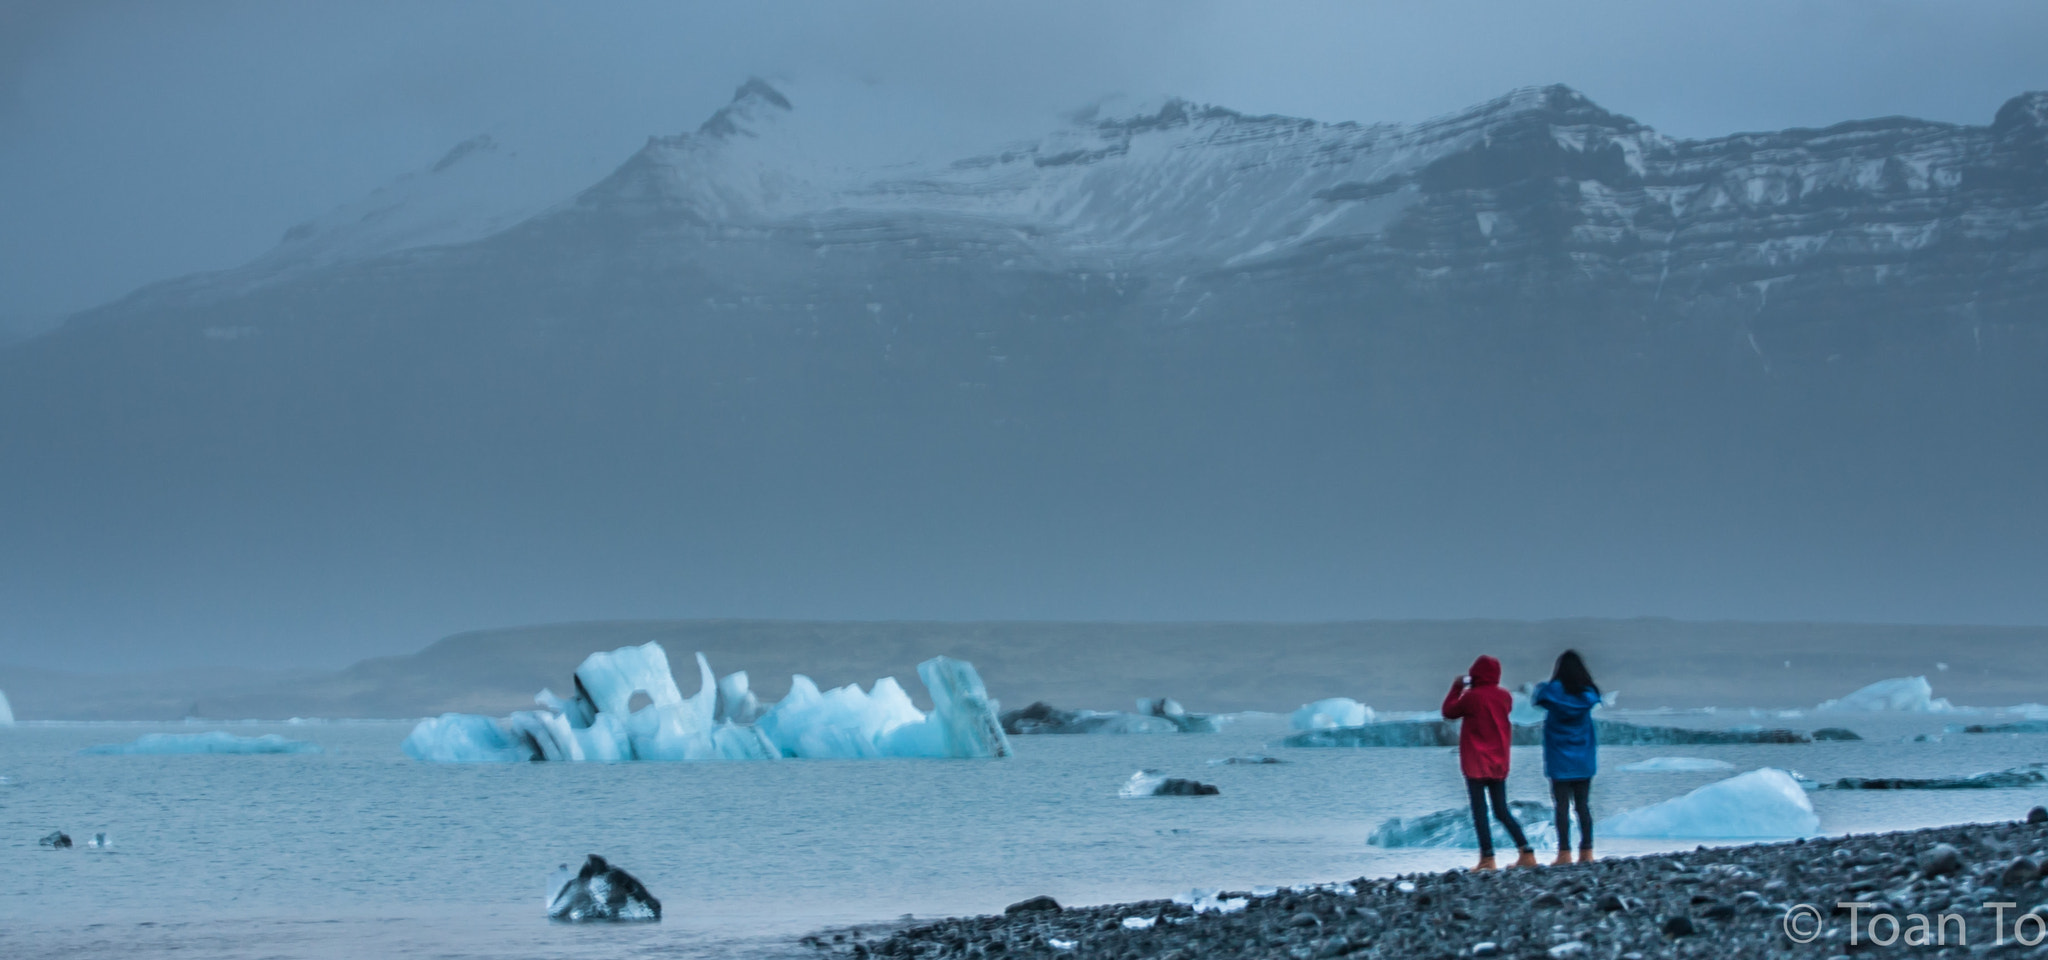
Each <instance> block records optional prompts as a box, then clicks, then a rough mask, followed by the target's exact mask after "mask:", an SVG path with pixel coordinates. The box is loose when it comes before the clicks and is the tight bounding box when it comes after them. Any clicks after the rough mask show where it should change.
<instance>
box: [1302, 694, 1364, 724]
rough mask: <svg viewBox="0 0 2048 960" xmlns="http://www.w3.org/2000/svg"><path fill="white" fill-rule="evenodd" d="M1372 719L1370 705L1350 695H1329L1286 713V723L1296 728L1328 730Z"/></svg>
mask: <svg viewBox="0 0 2048 960" xmlns="http://www.w3.org/2000/svg"><path fill="white" fill-rule="evenodd" d="M1372 719H1373V712H1372V708H1371V707H1368V706H1366V705H1365V704H1362V703H1359V702H1358V701H1356V700H1353V699H1351V698H1350V697H1330V698H1328V699H1325V700H1317V701H1316V702H1314V703H1305V704H1302V705H1301V707H1300V709H1297V710H1295V711H1294V712H1293V713H1291V714H1288V716H1287V725H1288V726H1290V727H1292V728H1294V729H1296V730H1328V729H1330V728H1332V727H1362V726H1365V725H1366V724H1368V723H1371V722H1372Z"/></svg>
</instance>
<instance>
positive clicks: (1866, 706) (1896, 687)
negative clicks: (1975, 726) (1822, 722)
mask: <svg viewBox="0 0 2048 960" xmlns="http://www.w3.org/2000/svg"><path fill="white" fill-rule="evenodd" d="M1955 709H1956V708H1955V705H1954V704H1951V703H1949V702H1948V701H1947V700H1940V699H1936V698H1935V696H1934V687H1933V686H1932V685H1931V684H1929V683H1928V682H1927V678H1926V677H1894V678H1892V679H1890V680H1879V681H1878V682H1876V683H1873V684H1871V685H1869V686H1867V687H1864V688H1862V689H1861V690H1858V691H1856V692H1855V693H1852V694H1849V695H1848V696H1846V697H1843V698H1841V699H1840V700H1829V701H1827V702H1826V703H1823V704H1821V705H1820V706H1818V707H1815V708H1814V710H1815V712H1819V713H1874V712H1880V711H1881V712H1887V713H1954V712H1955Z"/></svg>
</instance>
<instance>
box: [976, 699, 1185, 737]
mask: <svg viewBox="0 0 2048 960" xmlns="http://www.w3.org/2000/svg"><path fill="white" fill-rule="evenodd" d="M1000 720H1001V721H1002V724H1003V732H1004V733H1007V734H1010V735H1012V736H1028V735H1032V734H1075V733H1165V732H1168V731H1173V732H1179V733H1215V732H1216V721H1215V719H1214V718H1212V717H1210V716H1209V715H1207V714H1202V713H1189V712H1187V710H1186V709H1185V708H1183V707H1182V706H1181V705H1180V704H1179V703H1178V702H1176V701H1174V700H1172V699H1170V698H1167V697H1159V698H1148V699H1144V700H1139V701H1138V712H1136V713H1118V712H1115V711H1097V710H1062V709H1060V708H1058V707H1055V706H1053V705H1052V704H1049V703H1046V702H1045V701H1043V700H1040V701H1038V702H1036V703H1033V704H1032V705H1030V706H1028V707H1025V708H1023V709H1021V710H1011V711H1009V712H1007V713H1004V714H1003V715H1002V717H1001V718H1000Z"/></svg>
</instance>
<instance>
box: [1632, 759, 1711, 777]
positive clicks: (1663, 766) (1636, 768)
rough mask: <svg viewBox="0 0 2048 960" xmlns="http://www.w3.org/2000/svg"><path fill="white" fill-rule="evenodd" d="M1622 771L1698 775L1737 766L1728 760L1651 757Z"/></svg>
mask: <svg viewBox="0 0 2048 960" xmlns="http://www.w3.org/2000/svg"><path fill="white" fill-rule="evenodd" d="M1620 769H1622V770H1625V771H1627V772H1629V773H1698V772H1701V771H1707V770H1733V769H1735V765H1734V764H1732V763H1729V762H1728V761H1726V760H1709V759H1707V758H1705V757H1651V758H1650V759H1648V760H1638V761H1636V762H1634V763H1631V764H1629V765H1628V766H1625V767H1622V768H1620Z"/></svg>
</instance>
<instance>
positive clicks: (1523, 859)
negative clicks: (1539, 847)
mask: <svg viewBox="0 0 2048 960" xmlns="http://www.w3.org/2000/svg"><path fill="white" fill-rule="evenodd" d="M1536 865H1537V864H1536V851H1534V850H1524V851H1522V853H1521V855H1520V856H1517V857H1516V858H1515V866H1518V867H1533V866H1536Z"/></svg>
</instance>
